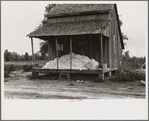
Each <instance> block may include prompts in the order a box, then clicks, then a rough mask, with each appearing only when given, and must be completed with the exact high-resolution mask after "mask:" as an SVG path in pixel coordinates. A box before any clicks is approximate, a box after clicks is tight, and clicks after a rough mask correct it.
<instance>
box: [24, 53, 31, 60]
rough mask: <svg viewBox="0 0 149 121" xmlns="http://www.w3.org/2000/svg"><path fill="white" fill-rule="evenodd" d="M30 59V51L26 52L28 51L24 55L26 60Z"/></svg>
mask: <svg viewBox="0 0 149 121" xmlns="http://www.w3.org/2000/svg"><path fill="white" fill-rule="evenodd" d="M29 59H30V57H29V55H28V53H27V52H26V53H25V56H24V60H25V61H29Z"/></svg>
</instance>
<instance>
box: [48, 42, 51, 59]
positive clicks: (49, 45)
mask: <svg viewBox="0 0 149 121" xmlns="http://www.w3.org/2000/svg"><path fill="white" fill-rule="evenodd" d="M47 43H48V61H50V60H51V57H50V55H51V54H50V45H49V44H50V43H49V41H48V40H47Z"/></svg>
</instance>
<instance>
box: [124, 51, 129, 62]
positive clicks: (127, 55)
mask: <svg viewBox="0 0 149 121" xmlns="http://www.w3.org/2000/svg"><path fill="white" fill-rule="evenodd" d="M129 53H130V52H129V51H126V52H125V53H124V59H125V60H129V59H130V56H129Z"/></svg>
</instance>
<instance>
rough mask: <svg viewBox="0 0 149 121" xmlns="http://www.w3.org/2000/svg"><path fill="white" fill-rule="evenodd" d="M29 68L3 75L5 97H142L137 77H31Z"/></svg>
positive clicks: (141, 86)
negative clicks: (129, 79)
mask: <svg viewBox="0 0 149 121" xmlns="http://www.w3.org/2000/svg"><path fill="white" fill-rule="evenodd" d="M30 75H31V72H21V71H14V72H13V73H11V74H10V77H9V78H5V80H4V81H5V82H4V96H5V99H129V98H132V99H134V98H145V86H143V85H142V83H141V81H140V80H136V81H133V82H116V81H110V80H109V79H105V81H104V82H103V83H97V82H94V81H92V80H90V81H89V80H87V81H86V80H83V82H80V81H79V82H78V81H77V80H71V84H70V82H69V81H68V80H67V79H62V80H58V79H56V78H55V77H52V76H51V77H48V76H42V75H41V76H40V77H39V78H38V79H31V78H30Z"/></svg>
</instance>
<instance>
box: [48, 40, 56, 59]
mask: <svg viewBox="0 0 149 121" xmlns="http://www.w3.org/2000/svg"><path fill="white" fill-rule="evenodd" d="M48 54H49V60H53V59H54V58H55V57H56V43H55V40H54V39H51V40H48Z"/></svg>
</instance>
